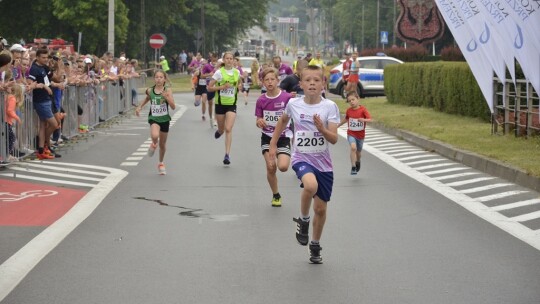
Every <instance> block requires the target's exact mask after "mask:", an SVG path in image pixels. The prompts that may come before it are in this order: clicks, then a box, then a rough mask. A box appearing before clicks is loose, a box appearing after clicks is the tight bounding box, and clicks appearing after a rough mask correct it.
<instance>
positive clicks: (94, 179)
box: [11, 167, 103, 182]
mask: <svg viewBox="0 0 540 304" xmlns="http://www.w3.org/2000/svg"><path fill="white" fill-rule="evenodd" d="M11 169H12V170H15V171H23V172H28V173H37V174H43V175H46V176H56V177H65V178H71V179H81V180H88V181H96V182H99V181H101V180H103V178H96V177H86V176H78V175H73V174H64V173H56V172H51V171H45V170H35V169H31V170H28V169H25V168H21V167H12V168H11Z"/></svg>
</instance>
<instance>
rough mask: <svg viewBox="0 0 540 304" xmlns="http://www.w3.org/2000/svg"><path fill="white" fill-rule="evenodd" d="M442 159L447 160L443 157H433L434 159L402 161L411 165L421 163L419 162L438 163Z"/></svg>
mask: <svg viewBox="0 0 540 304" xmlns="http://www.w3.org/2000/svg"><path fill="white" fill-rule="evenodd" d="M400 161H403V160H402V159H400ZM442 161H448V160H447V159H444V158H434V159H424V160H417V161H413V162H404V163H406V164H407V165H409V166H413V165H421V164H429V163H438V162H442Z"/></svg>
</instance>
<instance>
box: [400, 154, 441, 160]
mask: <svg viewBox="0 0 540 304" xmlns="http://www.w3.org/2000/svg"><path fill="white" fill-rule="evenodd" d="M426 157H430V158H436V157H439V155H432V154H423V155H415V156H407V157H403V158H401V157H400V158H399V160H400V161H406V160H413V159H419V158H426Z"/></svg>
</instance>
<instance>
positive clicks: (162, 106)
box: [135, 70, 176, 175]
mask: <svg viewBox="0 0 540 304" xmlns="http://www.w3.org/2000/svg"><path fill="white" fill-rule="evenodd" d="M154 81H155V84H154V86H152V87H150V88H148V89H146V98H145V99H144V101H143V102H142V103H141V104H140V105H139V106H138V107H137V108H136V109H135V114H137V116H139V114H140V112H141V109H142V107H144V105H145V104H146V103H147V102H150V113H148V123H149V124H150V136H151V138H152V144H150V148H149V149H148V156H150V157H152V156H153V155H154V152H155V151H156V148H157V146H158V143H159V164H158V172H159V174H160V175H165V174H167V171H166V170H165V164H163V158H164V157H165V150H166V145H167V135H168V134H169V125H170V122H171V115H169V107H171V109H173V110H174V109H175V108H176V105H175V103H174V98H173V95H172V90H171V88H169V87H167V86H166V83H167V82H168V78H167V74H166V73H165V72H164V71H162V70H157V71H156V72H155V73H154Z"/></svg>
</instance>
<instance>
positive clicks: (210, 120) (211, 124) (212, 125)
mask: <svg viewBox="0 0 540 304" xmlns="http://www.w3.org/2000/svg"><path fill="white" fill-rule="evenodd" d="M208 122H209V123H210V128H213V127H214V119H213V118H212V117H210V119H209V120H208Z"/></svg>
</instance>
